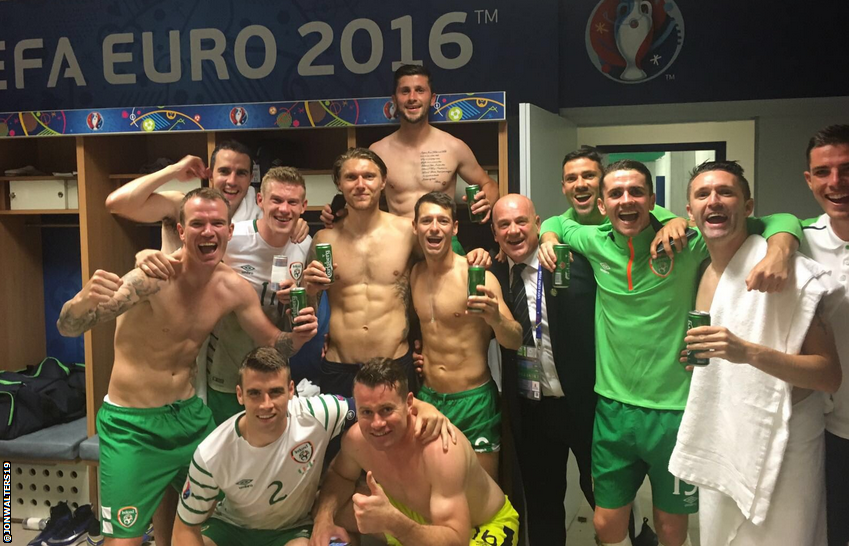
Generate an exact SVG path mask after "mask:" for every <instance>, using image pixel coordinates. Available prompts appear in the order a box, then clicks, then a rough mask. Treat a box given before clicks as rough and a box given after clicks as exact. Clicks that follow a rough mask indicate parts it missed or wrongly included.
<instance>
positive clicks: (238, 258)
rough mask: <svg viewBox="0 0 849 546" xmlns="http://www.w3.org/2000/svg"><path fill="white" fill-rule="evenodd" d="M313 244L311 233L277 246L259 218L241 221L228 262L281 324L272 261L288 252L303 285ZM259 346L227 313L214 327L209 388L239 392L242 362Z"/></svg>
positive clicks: (291, 270)
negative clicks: (268, 239)
mask: <svg viewBox="0 0 849 546" xmlns="http://www.w3.org/2000/svg"><path fill="white" fill-rule="evenodd" d="M311 244H312V237H309V236H307V238H306V239H304V240H303V241H302V242H300V243H297V244H296V243H293V242H292V241H289V243H288V244H287V245H286V246H283V247H274V246H271V245H269V244H268V243H267V242H265V239H263V238H262V236H261V235H260V234H259V230H258V228H257V221H256V220H248V221H245V222H237V223H235V224H234V226H233V238H232V239H230V242H229V244H228V245H227V253H226V254H225V255H224V263H226V264H227V265H229V266H230V267H231V268H233V270H235V271H236V273H238V274H239V275H241V276H242V277H243V278H244V279H246V280H247V281H248V282H249V283H250V284H251V286H252V287H253V288H254V290H255V291H256V294H257V297H258V298H259V302H260V305H261V306H262V309H263V311H264V312H265V314H266V316H267V317H268V318H269V319H270V320H271V322H273V323H274V324H276V325H278V327H280V326H281V325H282V324H281V321H280V319H281V317H280V314H279V311H278V309H277V297H276V294H275V291H274V289H273V286H272V283H271V282H270V281H271V263H272V261H273V259H274V256H276V255H278V254H282V255H284V256H286V257H287V258H288V263H289V267H288V273H289V277H290V278H291V279H293V280H294V281H295V283H296V284H298V285H300V282H301V278H302V277H303V272H304V261H305V260H306V258H307V254H308V253H309V249H310V245H311ZM255 346H256V345H255V344H254V342H253V340H252V339H251V338H250V336H248V335H247V334H246V333H245V332H244V331H243V330H242V327H241V326H239V321H238V320H236V315H235V314H233V313H230V314H229V315H226V316H224V318H222V319H221V320H220V321H219V322H218V324H217V325H216V326H215V329H214V330H213V331H212V335H211V336H210V338H209V346H208V347H207V349H206V365H207V381H208V386H209V388H211V389H214V390H216V391H218V392H227V393H233V392H236V384H237V383H238V382H239V365H240V364H241V363H242V359H244V358H245V355H246V354H248V353H249V352H250V351H251V350H253V349H254V348H255Z"/></svg>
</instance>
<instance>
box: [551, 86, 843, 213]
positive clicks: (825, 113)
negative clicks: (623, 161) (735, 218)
mask: <svg viewBox="0 0 849 546" xmlns="http://www.w3.org/2000/svg"><path fill="white" fill-rule="evenodd" d="M560 115H562V116H564V117H565V118H567V119H569V120H571V121H573V122H575V123H576V124H577V125H578V127H579V129H578V136H579V138H578V143H579V144H580V143H584V142H586V140H585V139H582V138H581V132H582V131H584V130H592V129H601V128H608V129H609V128H610V127H602V126H622V125H644V127H643V128H642V129H631V130H630V131H628V133H633V132H639V131H640V130H645V131H647V132H648V133H653V132H654V131H655V129H653V128H654V127H662V126H663V125H655V124H680V123H687V124H689V123H695V122H724V121H731V120H751V121H753V122H754V123H755V127H756V131H755V149H754V158H753V161H752V160H747V161H752V162H751V165H752V169H750V166H748V165H749V164H748V163H744V164H743V166H744V168H745V169H746V176H747V178H748V179H749V181H750V182H752V185H753V186H754V188H755V189H754V195H755V213H756V214H758V215H764V214H771V213H774V212H784V211H786V212H791V213H793V214H795V215H797V216H799V217H802V218H808V217H811V216H817V215H819V214H821V212H822V211H821V210H820V208H819V206H818V205H817V203H816V201H814V199H813V197H812V196H811V192H810V190H809V189H808V187H807V185H806V184H805V180H804V177H803V176H802V173H803V172H804V171H805V169H806V167H807V165H806V161H805V147H806V146H807V143H808V139H810V137H811V136H812V135H813V134H814V133H815V132H816V131H818V130H819V129H822V128H823V127H826V126H827V125H831V124H835V123H849V97H827V98H816V99H781V100H769V101H728V102H703V103H681V104H660V105H642V106H610V107H603V108H563V109H561V110H560ZM645 124H650V125H645ZM681 136H682V137H683V139H682V142H692V141H693V140H694V139H695V140H726V139H725V138H703V137H704V135H702V134H700V133H699V132H693V133H685V134H683V135H681ZM620 143H625V142H620ZM728 158H729V159H740V160H741V162H742V160H743V159H744V158H743V157H742V156H741V155H740V154H739V153H737V152H736V151H735V150H733V149H732V148H731V146H730V145H729V148H728Z"/></svg>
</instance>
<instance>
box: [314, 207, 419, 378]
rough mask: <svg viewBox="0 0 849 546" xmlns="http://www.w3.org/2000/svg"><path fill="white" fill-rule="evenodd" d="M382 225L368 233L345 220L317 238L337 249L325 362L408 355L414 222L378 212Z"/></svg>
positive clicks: (351, 361) (361, 360) (335, 250)
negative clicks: (359, 230) (347, 226)
mask: <svg viewBox="0 0 849 546" xmlns="http://www.w3.org/2000/svg"><path fill="white" fill-rule="evenodd" d="M377 212H378V213H379V214H380V222H379V224H378V225H377V226H376V227H375V228H373V229H372V230H371V231H370V232H368V233H366V234H358V233H353V232H352V231H351V230H350V229H348V228H346V224H347V220H343V221H342V222H341V225H337V226H335V227H334V228H333V229H325V230H322V231H319V232H318V234H316V237H315V242H316V243H330V244H331V245H332V249H333V261H334V262H336V263H337V268H336V269H334V272H333V275H334V282H333V284H332V285H331V287H330V289H328V290H327V292H326V294H327V296H328V297H329V298H330V339H329V343H328V348H327V359H328V360H330V361H333V362H342V363H347V364H355V363H362V362H366V361H368V360H369V359H371V358H374V357H378V356H381V357H386V358H393V359H394V358H399V357H401V356H403V355H404V354H406V353H407V352H408V350H409V344H408V342H407V333H408V331H409V323H408V319H407V310H408V309H409V293H410V282H409V279H410V256H411V253H412V251H413V246H414V245H416V244H417V243H416V240H415V237H414V236H413V227H412V225H411V223H410V220H408V219H406V218H401V217H398V216H395V215H392V214H388V213H385V212H381V211H377Z"/></svg>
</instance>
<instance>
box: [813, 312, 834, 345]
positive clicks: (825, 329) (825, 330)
mask: <svg viewBox="0 0 849 546" xmlns="http://www.w3.org/2000/svg"><path fill="white" fill-rule="evenodd" d="M811 328H816V329H817V330H818V331H820V332H821V333H822V334H823V335H824V336H826V337H827V338H828V337H831V329H830V328H829V326H828V322H826V321H825V319H823V318H822V309H817V312H816V313H814V320H813V321H811Z"/></svg>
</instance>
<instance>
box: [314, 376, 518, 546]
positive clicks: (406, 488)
mask: <svg viewBox="0 0 849 546" xmlns="http://www.w3.org/2000/svg"><path fill="white" fill-rule="evenodd" d="M355 381H356V383H355V385H354V401H355V402H356V405H357V416H358V418H359V423H358V426H357V427H353V428H351V430H350V431H349V432H348V434H347V435H346V436H345V437H344V438H343V440H342V451H341V452H340V453H339V455H338V456H337V457H336V458H335V459H334V460H333V463H331V465H330V469H329V471H328V473H327V476H326V478H325V481H324V485H323V486H322V488H321V495H320V496H319V500H318V503H317V505H316V509H315V525H314V527H313V534H312V538H311V539H310V545H311V546H327V545H328V544H329V543H330V540H331V539H332V538H333V537H337V538H340V539H342V540H350V538H349V536H348V533H347V531H346V530H345V529H344V528H342V527H340V526H339V525H337V523H338V522H339V519H340V518H337V514H338V512H339V510H340V508H342V506H343V505H344V504H345V503H346V502H347V501H348V499H351V501H352V503H353V509H354V518H355V519H356V527H357V530H358V531H359V532H360V533H367V534H375V533H379V534H384V535H385V536H386V538H387V540H389V544H395V545H397V544H404V545H405V546H431V545H434V544H438V545H440V546H465V545H466V544H469V545H471V546H487V545H491V544H515V541H516V540H517V539H518V531H519V516H518V514H517V513H516V511H515V510H514V509H513V506H512V505H511V504H510V501H509V500H508V499H507V498H506V497H505V495H504V492H503V491H502V490H501V488H499V487H498V485H497V484H496V483H495V482H494V481H493V480H492V478H491V477H490V476H489V475H488V474H487V473H486V472H485V471H484V470H483V468H482V467H481V466H480V464H479V463H478V461H477V459H476V457H474V451H473V450H472V446H471V444H469V441H468V440H467V439H466V438H465V437H464V436H462V435H459V441H458V443H457V445H456V446H451V447H450V448H449V449H448V451H447V452H446V451H444V450H443V449H441V448H440V447H439V446H438V445H436V442H431V443H430V444H427V445H421V443H419V442H417V441H416V440H415V437H414V433H413V426H412V418H411V416H410V408H411V407H412V404H413V394H412V393H411V392H409V389H408V388H407V383H406V374H405V372H404V370H402V369H401V368H400V367H399V366H398V365H397V364H396V363H393V362H392V361H390V360H389V359H374V360H372V361H370V362H368V363H367V364H365V365H364V366H363V367H362V369H361V370H360V371H359V372H357V376H356V379H355ZM363 470H366V471H367V472H368V474H367V475H366V482H367V484H368V487H369V490H370V495H362V494H355V495H353V497H352V494H353V493H354V488H355V483H356V481H357V479H358V478H359V477H360V474H361V472H362V471H363ZM378 484H379V485H378ZM334 519H336V522H334ZM352 530H353V529H352Z"/></svg>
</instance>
